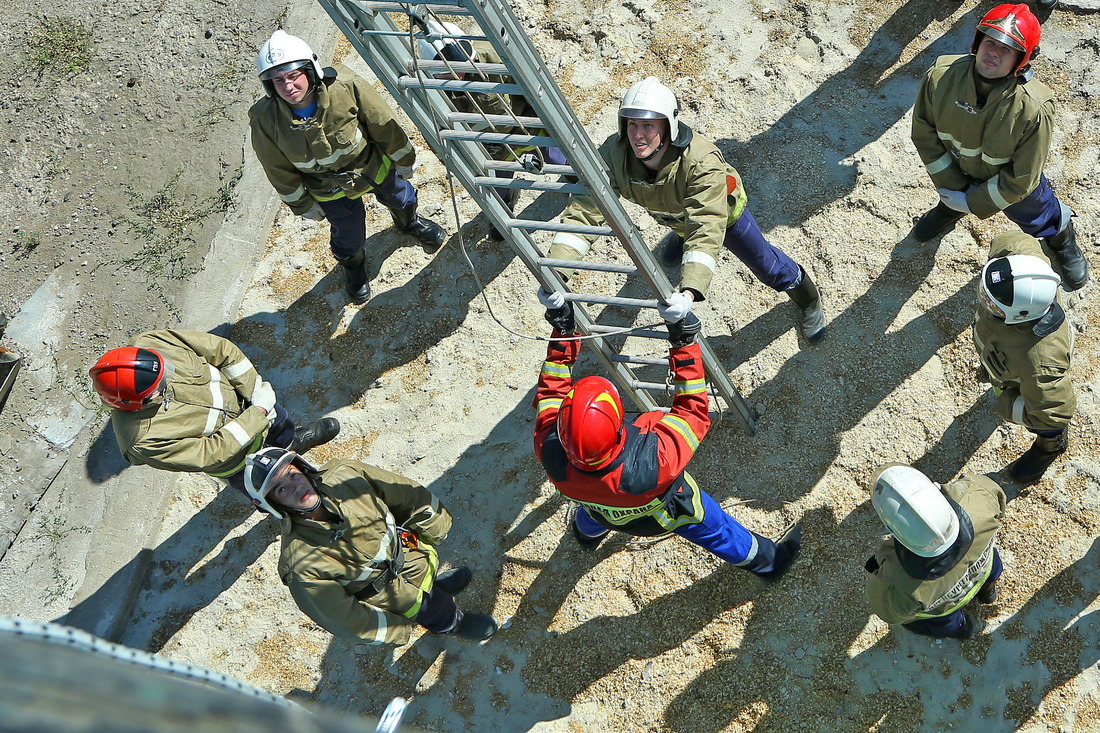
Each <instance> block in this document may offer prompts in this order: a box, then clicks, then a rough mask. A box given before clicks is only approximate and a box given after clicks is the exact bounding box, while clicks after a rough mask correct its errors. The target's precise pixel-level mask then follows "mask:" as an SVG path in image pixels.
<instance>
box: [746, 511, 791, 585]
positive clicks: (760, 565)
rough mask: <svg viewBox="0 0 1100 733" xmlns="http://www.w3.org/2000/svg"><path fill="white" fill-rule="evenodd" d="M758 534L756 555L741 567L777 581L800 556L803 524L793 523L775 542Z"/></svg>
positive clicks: (769, 579)
mask: <svg viewBox="0 0 1100 733" xmlns="http://www.w3.org/2000/svg"><path fill="white" fill-rule="evenodd" d="M753 535H755V536H756V544H757V550H756V557H754V558H753V559H752V560H750V561H749V562H748V563H747V564H745V565H741V566H740V567H742V568H744V569H745V570H748V571H749V572H751V573H755V574H757V575H759V576H760V577H761V578H763V579H764V580H768V581H772V582H774V581H776V580H779V579H780V578H782V577H783V575H784V574H785V573H786V572H787V571H788V570H790V568H791V565H792V564H794V561H795V559H796V558H797V557H798V551H799V549H800V548H801V547H802V525H801V524H792V525H791V526H790V527H788V528H787V531H785V532H784V533H783V536H782V537H780V538H779V541H778V542H773V541H772V540H769V539H768V538H767V537H764V536H763V535H758V534H756V533H755V532H753Z"/></svg>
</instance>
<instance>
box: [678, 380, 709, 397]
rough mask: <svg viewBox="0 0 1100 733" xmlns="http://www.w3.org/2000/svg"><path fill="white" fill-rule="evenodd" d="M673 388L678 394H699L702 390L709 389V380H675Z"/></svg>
mask: <svg viewBox="0 0 1100 733" xmlns="http://www.w3.org/2000/svg"><path fill="white" fill-rule="evenodd" d="M673 389H674V390H675V391H676V394H699V393H700V392H706V391H707V380H705V379H688V380H684V381H682V382H675V383H674V384H673Z"/></svg>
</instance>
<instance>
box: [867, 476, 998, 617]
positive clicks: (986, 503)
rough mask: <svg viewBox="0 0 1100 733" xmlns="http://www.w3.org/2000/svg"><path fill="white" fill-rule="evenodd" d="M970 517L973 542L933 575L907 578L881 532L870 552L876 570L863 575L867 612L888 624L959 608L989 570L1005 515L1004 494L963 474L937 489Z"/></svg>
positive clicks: (891, 544)
mask: <svg viewBox="0 0 1100 733" xmlns="http://www.w3.org/2000/svg"><path fill="white" fill-rule="evenodd" d="M941 490H942V491H943V493H944V494H945V495H946V496H948V497H950V498H951V499H952V500H954V501H956V502H957V503H958V504H959V506H961V507H962V508H963V510H964V511H965V512H966V513H967V515H968V516H969V517H970V522H971V524H972V525H973V527H974V540H973V542H972V543H971V544H970V548H969V550H967V552H966V553H964V554H963V556H962V557H961V558H960V559H959V561H958V563H957V564H956V565H955V566H954V567H953V568H951V569H950V570H948V571H947V572H946V573H945V574H944V575H942V576H940V577H938V578H933V579H919V578H913V577H911V576H910V575H909V574H908V573H906V572H905V569H904V568H903V567H902V565H901V562H900V561H899V560H898V557H897V553H896V548H895V544H894V542H895V540H894V538H893V536H891V535H886V537H884V538H883V540H882V542H881V543H880V544H879V546H878V549H877V550H876V551H875V561H876V562H877V564H878V568H877V569H876V570H875V571H874V572H873V573H872V574H871V575H869V576H868V578H867V588H866V594H867V600H868V602H869V603H870V604H871V610H872V611H873V612H874V613H875V614H876V615H877V616H878V617H879V618H881V619H882V620H883V621H885V622H886V623H888V624H904V623H909V622H910V621H915V620H917V619H918V618H936V617H939V616H946V615H947V614H949V613H953V612H954V611H956V610H957V609H959V608H961V607H962V606H964V605H965V604H966V603H967V602H969V601H970V599H971V598H973V597H974V595H975V594H976V593H977V592H978V590H980V589H981V587H982V584H983V583H984V582H985V581H986V579H987V578H988V577H989V572H990V570H991V569H992V557H993V546H994V540H995V539H996V536H997V530H998V529H1000V527H1001V519H1003V518H1004V514H1005V502H1006V500H1005V493H1004V491H1003V490H1002V489H1001V487H1000V486H998V485H997V483H996V482H995V481H993V479H991V478H988V477H987V476H963V477H961V478H960V479H958V480H957V481H953V482H952V483H950V484H948V485H947V486H944V487H942V489H941Z"/></svg>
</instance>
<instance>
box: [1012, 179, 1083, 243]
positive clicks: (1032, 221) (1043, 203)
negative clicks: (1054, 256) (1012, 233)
mask: <svg viewBox="0 0 1100 733" xmlns="http://www.w3.org/2000/svg"><path fill="white" fill-rule="evenodd" d="M1067 212H1068V209H1067ZM1004 215H1005V216H1007V217H1008V218H1009V219H1010V220H1012V221H1014V222H1016V224H1018V225H1019V227H1020V228H1021V229H1023V230H1024V232H1025V233H1026V234H1030V235H1031V236H1033V237H1035V238H1036V239H1042V238H1044V237H1053V236H1054V235H1055V234H1057V233H1058V230H1059V229H1061V228H1062V204H1061V202H1059V201H1058V197H1057V196H1055V195H1054V189H1052V188H1051V187H1050V183H1049V182H1047V177H1046V174H1041V175H1040V176H1039V185H1038V186H1036V187H1035V190H1034V191H1032V192H1031V193H1029V194H1028V195H1027V196H1024V197H1023V198H1022V199H1020V200H1019V201H1017V202H1016V203H1014V204H1012V206H1009V207H1008V208H1007V209H1005V210H1004Z"/></svg>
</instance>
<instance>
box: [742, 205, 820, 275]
mask: <svg viewBox="0 0 1100 733" xmlns="http://www.w3.org/2000/svg"><path fill="white" fill-rule="evenodd" d="M723 244H724V245H725V246H726V249H728V250H729V251H730V252H733V254H734V255H736V256H737V259H739V260H741V261H742V262H744V263H745V265H746V266H748V268H749V269H750V270H752V274H753V275H756V278H757V279H758V280H759V281H760V282H762V283H764V284H765V285H767V286H768V287H769V288H771V289H772V290H775V291H777V292H783V291H784V290H790V289H791V288H793V287H794V286H796V285H798V281H799V280H801V279H802V273H801V271H800V270H799V268H798V263H797V262H795V261H794V260H792V259H791V258H790V257H788V256H787V255H786V254H785V253H784V252H783V251H782V250H781V249H779V248H778V247H776V246H775V245H774V244H772V243H771V242H769V241H768V240H766V239H764V233H763V232H761V231H760V225H759V224H757V223H756V219H754V218H753V215H752V212H750V211H749V209H748V207H747V206H746V207H745V210H744V211H742V212H741V218H739V219H738V220H737V221H736V222H735V223H734V225H733V226H731V227H730V228H729V229H727V230H726V238H725V241H724V242H723Z"/></svg>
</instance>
